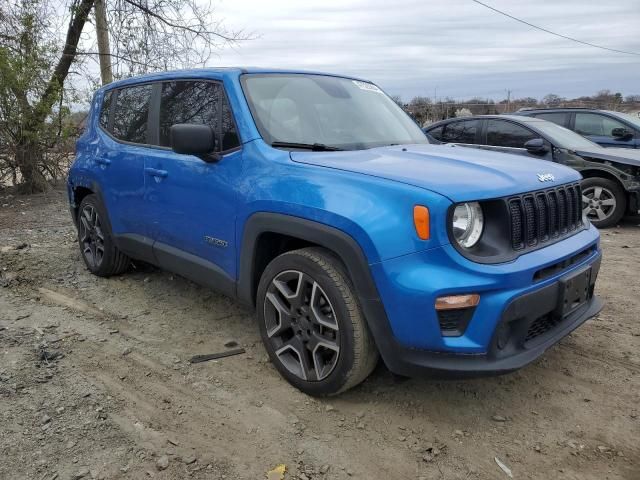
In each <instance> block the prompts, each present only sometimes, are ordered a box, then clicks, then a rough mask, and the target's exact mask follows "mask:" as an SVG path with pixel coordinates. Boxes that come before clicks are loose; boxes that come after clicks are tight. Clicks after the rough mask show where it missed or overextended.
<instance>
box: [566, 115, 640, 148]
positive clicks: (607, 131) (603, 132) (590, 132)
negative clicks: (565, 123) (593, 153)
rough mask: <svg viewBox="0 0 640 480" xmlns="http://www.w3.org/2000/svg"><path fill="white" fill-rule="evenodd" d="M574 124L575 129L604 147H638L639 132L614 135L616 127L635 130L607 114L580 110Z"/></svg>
mask: <svg viewBox="0 0 640 480" xmlns="http://www.w3.org/2000/svg"><path fill="white" fill-rule="evenodd" d="M574 125H575V126H574V130H575V131H576V132H577V133H579V134H580V135H583V136H585V137H587V138H588V139H589V140H591V141H592V142H594V143H597V144H599V145H602V146H603V147H609V148H611V147H615V148H636V137H637V133H636V134H635V135H630V136H628V137H616V136H614V135H613V131H614V130H615V129H624V130H628V131H630V132H633V129H632V128H630V127H628V126H627V125H625V124H624V123H622V122H620V121H618V120H616V119H614V118H611V117H609V116H607V115H602V114H598V113H589V112H584V113H582V112H578V113H576V115H575V123H574ZM633 133H635V132H633Z"/></svg>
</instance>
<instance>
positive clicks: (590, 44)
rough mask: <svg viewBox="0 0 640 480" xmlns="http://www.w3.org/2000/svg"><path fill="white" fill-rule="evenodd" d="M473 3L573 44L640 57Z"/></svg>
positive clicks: (476, 0)
mask: <svg viewBox="0 0 640 480" xmlns="http://www.w3.org/2000/svg"><path fill="white" fill-rule="evenodd" d="M471 1H472V2H474V3H477V4H478V5H482V6H483V7H486V8H488V9H489V10H493V11H494V12H496V13H499V14H500V15H504V16H505V17H509V18H511V19H512V20H515V21H516V22H520V23H524V24H525V25H528V26H530V27H533V28H536V29H538V30H541V31H543V32H546V33H550V34H551V35H555V36H556V37H560V38H564V39H565V40H571V41H572V42H576V43H581V44H582V45H587V46H589V47H594V48H600V49H602V50H609V51H610V52H616V53H623V54H625V55H637V56H640V53H637V52H627V51H625V50H616V49H615V48H609V47H603V46H602V45H596V44H594V43H589V42H583V41H582V40H578V39H577V38H573V37H567V36H566V35H562V34H560V33H556V32H552V31H551V30H547V29H546V28H543V27H539V26H537V25H534V24H533V23H529V22H526V21H524V20H521V19H519V18H517V17H514V16H513V15H509V14H508V13H505V12H503V11H501V10H498V9H497V8H494V7H492V6H491V5H487V4H486V3H482V2H480V1H479V0H471Z"/></svg>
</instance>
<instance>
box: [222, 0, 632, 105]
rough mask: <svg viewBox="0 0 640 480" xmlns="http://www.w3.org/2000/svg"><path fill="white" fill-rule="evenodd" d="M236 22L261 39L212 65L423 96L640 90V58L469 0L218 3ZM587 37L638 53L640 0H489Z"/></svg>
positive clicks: (230, 0) (229, 20) (229, 52)
mask: <svg viewBox="0 0 640 480" xmlns="http://www.w3.org/2000/svg"><path fill="white" fill-rule="evenodd" d="M217 2H218V3H217V5H218V6H217V12H218V15H219V16H220V17H222V18H223V19H224V21H225V24H226V26H227V27H228V28H231V29H240V28H242V29H244V30H245V31H252V32H254V34H255V35H257V38H255V39H254V40H250V41H246V42H243V43H241V44H240V45H239V46H237V47H236V48H233V49H231V48H227V49H225V50H223V51H222V52H221V53H220V56H219V57H218V58H212V59H211V60H210V62H209V64H210V65H254V66H266V67H286V68H304V69H313V70H321V71H328V72H335V73H345V74H350V75H357V76H360V77H365V78H367V79H369V80H372V81H374V82H376V83H377V84H378V85H380V86H381V87H382V88H384V89H385V90H386V91H387V93H389V94H398V95H401V96H402V97H403V98H404V99H405V100H408V99H410V98H412V97H413V96H415V95H427V96H430V97H433V95H434V90H436V89H437V96H438V98H440V97H445V96H450V97H453V98H457V99H461V98H470V97H472V96H480V97H491V98H503V97H504V96H505V95H506V93H505V90H506V89H511V90H512V96H513V97H514V98H516V97H525V96H533V97H541V96H543V95H545V94H547V93H556V94H558V95H561V96H566V97H574V96H579V95H585V94H592V93H595V92H596V91H597V90H601V89H605V88H607V89H610V90H613V91H620V92H622V93H623V94H624V95H628V94H640V56H633V55H623V54H618V53H613V52H609V51H605V50H600V49H596V48H592V47H588V46H585V45H579V44H576V43H573V42H570V41H568V40H564V39H561V38H558V37H555V36H552V35H550V34H548V33H544V32H541V31H538V30H535V29H532V28H531V27H528V26H526V25H523V24H521V23H518V22H516V21H514V20H512V19H509V18H506V17H504V16H502V15H499V14H497V13H495V12H492V11H491V10H488V9H487V8H485V7H483V6H481V5H478V4H476V3H474V2H472V1H471V0H421V1H420V0H418V1H416V0H339V1H334V0H304V1H299V0H269V1H265V0H217ZM484 3H487V4H489V5H491V6H493V7H495V8H498V9H500V10H503V11H505V12H507V13H509V14H511V15H514V16H516V17H519V18H522V19H523V20H526V21H528V22H530V23H533V24H536V25H539V26H541V27H544V28H547V29H549V30H552V31H555V32H557V33H561V34H564V35H567V36H570V37H574V38H577V39H580V40H583V41H586V42H590V43H595V44H599V45H603V46H606V47H609V48H615V49H619V50H628V51H634V52H638V53H640V0H616V1H615V2H613V1H607V0H600V1H591V0H554V1H544V0H537V1H531V0H484Z"/></svg>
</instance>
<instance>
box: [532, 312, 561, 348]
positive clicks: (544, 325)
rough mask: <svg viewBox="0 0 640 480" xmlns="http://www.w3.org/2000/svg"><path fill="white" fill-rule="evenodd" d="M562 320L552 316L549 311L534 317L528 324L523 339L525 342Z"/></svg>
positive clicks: (545, 331)
mask: <svg viewBox="0 0 640 480" xmlns="http://www.w3.org/2000/svg"><path fill="white" fill-rule="evenodd" d="M561 321H562V318H554V317H553V316H552V315H551V314H550V313H547V314H546V315H543V316H541V317H538V318H536V319H535V320H534V321H533V323H532V324H531V325H530V326H529V330H528V331H527V336H526V337H525V339H524V342H525V344H526V343H527V342H529V341H531V340H533V339H534V338H536V337H539V336H540V335H543V334H545V333H547V332H548V331H549V330H551V329H552V328H553V327H555V326H556V325H558V324H559V323H560V322H561Z"/></svg>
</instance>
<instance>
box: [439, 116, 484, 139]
mask: <svg viewBox="0 0 640 480" xmlns="http://www.w3.org/2000/svg"><path fill="white" fill-rule="evenodd" d="M479 127H480V120H477V119H475V118H474V119H468V120H456V121H455V122H449V123H447V124H445V125H443V127H442V133H438V135H440V138H438V137H435V138H437V139H438V140H440V141H442V142H445V143H459V144H462V145H475V144H476V143H478V133H479V131H480V128H479Z"/></svg>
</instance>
